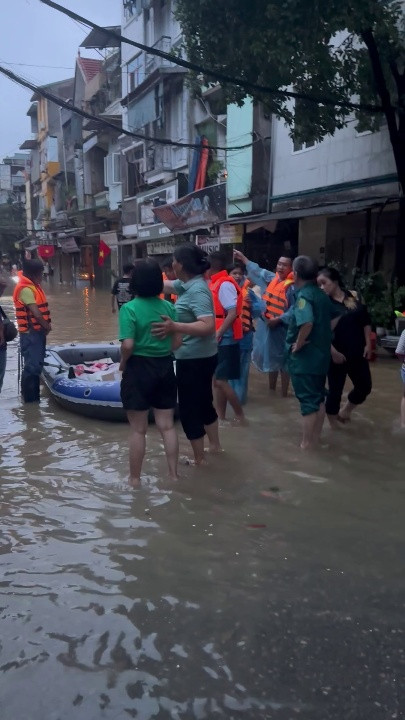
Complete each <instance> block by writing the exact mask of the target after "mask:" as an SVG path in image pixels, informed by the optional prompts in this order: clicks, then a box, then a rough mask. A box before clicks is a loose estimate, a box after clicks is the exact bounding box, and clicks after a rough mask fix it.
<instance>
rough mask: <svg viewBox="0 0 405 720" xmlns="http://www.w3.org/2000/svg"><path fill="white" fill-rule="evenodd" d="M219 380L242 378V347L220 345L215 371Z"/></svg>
mask: <svg viewBox="0 0 405 720" xmlns="http://www.w3.org/2000/svg"><path fill="white" fill-rule="evenodd" d="M215 377H216V379H217V380H239V378H240V348H239V343H235V345H219V346H218V365H217V369H216V371H215Z"/></svg>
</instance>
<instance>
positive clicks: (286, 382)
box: [280, 370, 290, 398]
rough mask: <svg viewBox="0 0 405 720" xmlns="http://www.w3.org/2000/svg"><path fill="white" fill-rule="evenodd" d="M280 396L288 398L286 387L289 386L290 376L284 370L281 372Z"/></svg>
mask: <svg viewBox="0 0 405 720" xmlns="http://www.w3.org/2000/svg"><path fill="white" fill-rule="evenodd" d="M280 375H281V395H282V396H283V397H284V398H286V397H287V396H288V386H289V384H290V375H289V373H288V372H286V371H285V370H281V372H280Z"/></svg>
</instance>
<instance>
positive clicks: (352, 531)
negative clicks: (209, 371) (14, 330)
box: [0, 289, 405, 720]
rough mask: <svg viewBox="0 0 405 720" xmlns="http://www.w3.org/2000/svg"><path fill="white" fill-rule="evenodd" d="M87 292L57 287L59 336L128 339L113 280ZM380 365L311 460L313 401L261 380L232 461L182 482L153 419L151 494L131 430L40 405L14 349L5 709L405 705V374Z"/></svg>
mask: <svg viewBox="0 0 405 720" xmlns="http://www.w3.org/2000/svg"><path fill="white" fill-rule="evenodd" d="M85 290H86V289H77V290H70V291H69V292H70V294H67V292H66V290H63V291H56V290H53V291H52V292H51V297H50V303H51V309H52V314H53V328H54V330H53V332H52V342H54V343H59V342H73V341H74V340H78V341H80V340H89V341H91V340H93V341H96V340H113V339H115V338H116V336H117V325H116V323H117V319H116V316H115V315H112V314H111V308H110V297H109V295H108V293H99V292H94V291H87V292H86V291H85ZM8 303H9V301H7V302H6V303H5V305H6V309H8ZM373 374H374V380H375V391H374V394H373V397H372V400H371V401H370V402H369V403H368V404H367V405H366V406H364V409H363V408H362V409H361V412H360V413H359V414H358V417H357V418H356V420H355V422H353V424H352V427H351V428H342V431H341V432H340V433H338V434H337V435H336V436H333V437H331V436H330V435H329V434H326V435H325V447H324V448H323V449H322V451H321V452H320V454H319V456H308V457H305V458H303V457H302V454H301V453H300V452H299V450H297V443H298V439H299V430H300V426H299V417H298V413H297V407H296V403H295V401H294V399H293V398H291V399H288V400H287V402H284V401H283V400H281V398H278V397H276V398H274V399H272V401H271V402H270V401H269V400H268V398H267V394H266V383H265V382H264V380H263V379H262V378H256V377H255V379H254V382H253V384H252V400H251V403H250V405H249V408H248V415H249V418H250V421H251V425H250V427H249V429H248V430H243V429H239V428H237V429H235V428H233V429H231V428H228V429H225V430H224V431H223V439H224V447H225V449H226V452H225V453H224V455H223V456H221V457H219V458H216V459H215V462H213V463H212V464H211V465H210V467H209V468H206V469H200V470H199V471H197V472H195V470H194V469H193V468H185V469H184V470H183V477H182V479H181V482H180V483H179V485H178V487H176V488H175V489H173V488H172V487H167V486H165V484H164V482H163V481H162V480H161V479H160V478H161V477H163V473H164V471H165V458H164V452H163V448H162V446H161V443H160V438H159V436H158V435H157V434H156V433H155V431H154V430H153V429H152V436H153V442H151V443H150V444H149V448H150V449H149V451H148V455H147V459H146V463H145V470H146V472H147V474H148V475H147V479H146V481H145V483H144V485H143V487H142V489H141V490H140V491H139V492H137V493H136V494H134V493H132V492H130V491H129V490H128V488H127V485H126V474H127V436H126V433H127V430H126V427H125V426H124V425H112V424H110V423H101V422H100V423H98V422H96V421H91V420H86V419H84V418H80V417H76V416H75V415H72V414H70V413H68V412H67V411H63V410H61V409H60V408H59V407H57V406H56V405H55V404H54V403H53V401H52V400H51V399H50V398H49V397H46V396H45V397H44V399H43V400H42V401H41V406H40V407H39V408H35V407H34V408H32V407H22V406H21V405H20V402H19V398H18V394H17V357H16V350H15V346H14V347H12V348H10V357H9V364H8V371H7V375H6V383H5V389H4V394H2V396H1V401H0V402H1V413H0V448H1V455H0V477H1V494H2V495H1V505H0V516H1V527H2V534H1V540H0V554H1V569H2V574H1V579H0V607H1V612H0V616H1V649H0V668H1V670H2V672H3V683H2V684H1V690H0V700H1V707H2V714H1V718H2V720H16V718H17V719H18V720H24V719H25V718H27V720H28V719H29V720H43V718H46V719H47V720H48V719H50V718H52V719H53V718H54V719H55V720H89V719H91V720H93V718H94V720H96V718H97V719H98V718H108V720H113V719H115V718H131V717H134V718H142V719H145V720H146V719H149V718H159V719H160V718H162V719H163V718H185V719H187V720H188V719H190V718H193V719H194V718H197V719H200V718H207V719H209V720H211V718H214V717H226V718H237V717H243V718H247V719H248V720H250V719H252V720H253V719H254V720H257V718H277V719H281V720H291V719H292V718H295V717H300V718H305V719H308V720H318V719H319V720H327V719H328V718H333V719H334V720H341V718H342V717H353V718H356V719H357V718H367V720H374V719H376V720H380V719H381V720H386V719H387V718H393V717H398V718H400V717H401V712H402V707H403V701H402V696H401V677H402V675H403V671H401V667H402V668H403V664H401V663H402V662H403V632H404V621H403V617H404V613H403V597H404V591H405V581H404V578H403V572H402V563H401V562H400V558H401V557H402V554H403V547H404V530H403V510H404V486H403V478H404V477H405V473H404V469H405V458H404V452H403V449H404V447H403V446H404V438H403V436H401V435H400V434H399V433H397V431H396V419H395V418H396V415H397V413H398V404H399V395H400V389H401V387H400V383H399V380H398V366H397V365H396V364H395V363H394V362H393V361H391V360H390V359H389V358H387V359H385V358H384V359H380V360H379V362H378V363H376V365H375V366H374V367H373ZM182 451H183V452H185V451H186V443H185V442H184V441H183V440H182ZM262 493H264V494H262ZM348 671H349V672H350V678H349V677H348Z"/></svg>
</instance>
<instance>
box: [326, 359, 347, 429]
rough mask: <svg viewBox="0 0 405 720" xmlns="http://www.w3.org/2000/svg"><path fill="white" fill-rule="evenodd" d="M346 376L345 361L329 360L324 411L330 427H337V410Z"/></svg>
mask: <svg viewBox="0 0 405 720" xmlns="http://www.w3.org/2000/svg"><path fill="white" fill-rule="evenodd" d="M346 376H347V365H346V363H341V364H339V363H334V362H331V363H330V365H329V371H328V395H327V397H326V413H327V416H328V420H329V424H330V426H331V428H332V429H336V428H338V427H339V410H340V402H341V400H342V394H343V388H344V386H345V382H346Z"/></svg>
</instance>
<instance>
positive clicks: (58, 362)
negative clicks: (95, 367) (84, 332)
mask: <svg viewBox="0 0 405 720" xmlns="http://www.w3.org/2000/svg"><path fill="white" fill-rule="evenodd" d="M102 358H109V359H110V360H112V361H113V362H114V363H117V362H119V359H120V346H119V345H118V344H117V343H104V344H103V343H101V344H75V343H72V344H71V345H60V346H51V347H49V348H48V349H47V351H46V356H45V364H44V369H43V372H42V379H43V382H44V383H45V385H46V387H47V388H48V390H49V392H50V393H51V395H52V397H53V398H54V399H55V400H56V402H57V403H59V405H62V407H64V408H66V409H67V410H71V411H72V412H75V413H79V414H80V415H85V416H87V417H91V418H97V419H98V420H110V421H113V422H114V421H115V422H123V421H126V419H127V418H126V413H125V411H124V408H123V407H122V403H121V397H120V378H119V376H118V374H116V377H115V378H114V379H110V380H102V381H99V382H97V381H96V380H95V379H94V377H91V375H90V374H86V373H85V372H84V373H83V374H81V375H80V376H79V377H76V376H75V368H77V366H83V365H85V364H86V363H88V364H90V363H92V362H95V361H99V360H101V359H102Z"/></svg>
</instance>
